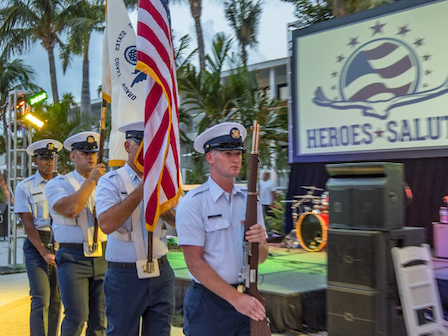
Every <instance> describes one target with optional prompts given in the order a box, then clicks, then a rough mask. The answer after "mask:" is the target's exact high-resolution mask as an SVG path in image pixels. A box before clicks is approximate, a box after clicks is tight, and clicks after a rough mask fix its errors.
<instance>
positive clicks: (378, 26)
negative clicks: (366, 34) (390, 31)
mask: <svg viewBox="0 0 448 336" xmlns="http://www.w3.org/2000/svg"><path fill="white" fill-rule="evenodd" d="M385 25H386V24H385V23H380V20H378V21H377V22H376V23H375V25H374V26H372V27H370V29H373V34H372V36H375V35H376V34H384V32H383V27H384V26H385Z"/></svg>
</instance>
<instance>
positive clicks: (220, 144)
mask: <svg viewBox="0 0 448 336" xmlns="http://www.w3.org/2000/svg"><path fill="white" fill-rule="evenodd" d="M238 135H239V133H238ZM211 149H216V150H244V143H243V141H242V139H241V136H239V137H238V138H235V137H234V136H232V135H231V134H226V135H222V136H220V137H216V138H213V139H210V140H209V141H207V142H206V143H205V144H204V152H205V153H207V152H209V151H210V150H211Z"/></svg>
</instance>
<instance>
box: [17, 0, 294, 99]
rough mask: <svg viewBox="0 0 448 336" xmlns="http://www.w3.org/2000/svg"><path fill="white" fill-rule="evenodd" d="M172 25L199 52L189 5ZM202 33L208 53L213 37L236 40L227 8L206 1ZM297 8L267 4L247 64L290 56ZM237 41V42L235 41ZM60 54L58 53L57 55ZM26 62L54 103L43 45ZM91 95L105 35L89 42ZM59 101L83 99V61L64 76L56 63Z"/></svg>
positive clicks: (272, 0)
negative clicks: (290, 35)
mask: <svg viewBox="0 0 448 336" xmlns="http://www.w3.org/2000/svg"><path fill="white" fill-rule="evenodd" d="M170 9H171V22H172V28H173V30H174V36H175V39H179V38H180V37H182V36H184V35H186V34H189V35H190V36H191V38H192V42H191V49H194V48H196V46H197V43H196V31H195V28H194V21H193V18H192V17H191V14H190V9H189V7H188V6H186V5H179V4H176V5H171V7H170ZM202 11H203V13H202V19H201V23H202V30H203V35H204V43H205V48H206V53H207V52H208V51H209V50H210V48H211V44H212V42H211V41H212V39H213V36H214V35H215V34H216V33H218V32H225V33H227V34H230V35H232V36H233V33H232V29H231V28H230V26H229V25H228V23H227V21H226V19H225V18H224V7H223V5H222V2H219V1H218V0H203V9H202ZM293 12H294V7H293V6H292V5H291V4H287V3H284V2H281V1H280V0H264V5H263V12H262V17H261V21H260V26H259V34H258V42H259V43H258V45H257V47H256V49H249V52H248V54H249V57H248V63H249V64H253V63H258V62H263V61H267V60H272V59H277V58H282V57H286V56H287V55H288V43H287V40H288V37H287V35H288V34H287V26H288V23H290V22H294V21H296V18H295V17H294V15H293ZM129 16H130V18H131V22H132V23H133V25H134V27H136V21H137V12H132V13H130V15H129ZM234 40H235V39H234ZM232 49H233V51H238V49H237V42H236V40H235V42H234V43H233V48H232ZM58 54H59V50H55V55H56V56H57V55H58ZM20 58H22V59H23V60H24V62H25V63H26V64H28V65H30V66H32V67H33V68H34V69H35V71H36V78H35V82H36V83H37V84H38V85H39V86H40V87H42V88H43V89H44V90H45V91H47V93H48V95H49V97H48V101H49V102H53V99H52V94H51V85H50V75H49V70H48V69H49V65H48V56H47V53H46V51H45V50H44V48H43V47H42V46H41V45H40V43H36V44H35V45H34V47H33V48H32V49H30V52H29V53H27V54H25V55H23V56H20ZM89 58H90V92H91V98H92V99H94V98H97V97H98V94H97V89H98V86H99V85H101V72H102V66H101V63H102V35H101V34H93V36H92V38H91V41H90V51H89ZM56 63H57V64H56V66H57V79H58V89H59V97H60V98H62V94H63V93H66V92H71V93H72V94H73V95H74V96H75V100H76V101H78V102H79V101H80V98H81V79H82V77H81V74H82V59H81V57H80V56H77V57H74V58H73V61H72V65H71V67H70V68H69V69H68V70H67V72H66V73H65V75H64V74H63V73H62V70H61V66H60V61H59V59H57V60H56Z"/></svg>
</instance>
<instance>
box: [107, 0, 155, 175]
mask: <svg viewBox="0 0 448 336" xmlns="http://www.w3.org/2000/svg"><path fill="white" fill-rule="evenodd" d="M136 64H137V48H136V34H135V31H134V29H133V27H132V24H131V21H130V20H129V16H128V13H127V11H126V7H125V6H124V3H123V1H122V0H107V5H106V29H105V31H104V40H103V83H102V97H103V99H105V100H106V101H107V102H109V103H111V109H112V128H111V133H110V137H109V166H123V165H124V164H125V162H126V161H127V153H126V151H125V150H124V146H123V143H124V140H125V136H124V133H122V132H118V127H119V126H121V125H123V124H126V123H128V122H133V121H142V120H144V118H145V112H144V111H145V86H146V78H147V75H146V74H145V73H144V72H141V71H136V70H135V65H136Z"/></svg>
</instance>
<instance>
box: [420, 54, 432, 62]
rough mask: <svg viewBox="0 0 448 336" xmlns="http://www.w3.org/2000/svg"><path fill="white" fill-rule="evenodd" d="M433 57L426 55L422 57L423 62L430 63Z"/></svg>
mask: <svg viewBox="0 0 448 336" xmlns="http://www.w3.org/2000/svg"><path fill="white" fill-rule="evenodd" d="M431 57H432V55H430V54H426V55H424V56H423V57H422V60H423V61H429V59H430V58H431Z"/></svg>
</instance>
